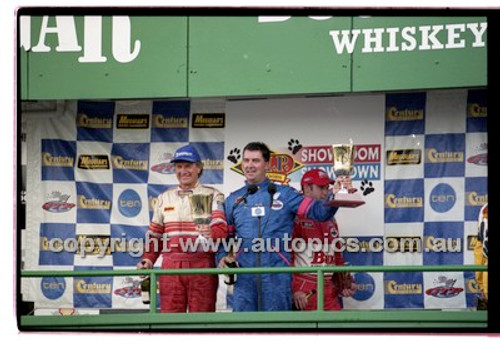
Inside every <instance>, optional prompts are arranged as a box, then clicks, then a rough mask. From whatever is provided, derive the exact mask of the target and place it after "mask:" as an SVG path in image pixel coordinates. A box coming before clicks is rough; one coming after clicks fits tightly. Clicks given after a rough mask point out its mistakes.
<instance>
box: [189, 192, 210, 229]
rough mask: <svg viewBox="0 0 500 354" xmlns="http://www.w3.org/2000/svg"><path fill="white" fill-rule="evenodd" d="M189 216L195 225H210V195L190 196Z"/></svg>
mask: <svg viewBox="0 0 500 354" xmlns="http://www.w3.org/2000/svg"><path fill="white" fill-rule="evenodd" d="M189 200H190V203H191V214H192V215H193V222H194V223H195V224H196V225H200V224H205V225H208V224H210V221H211V220H212V200H213V195H212V194H192V195H190V196H189Z"/></svg>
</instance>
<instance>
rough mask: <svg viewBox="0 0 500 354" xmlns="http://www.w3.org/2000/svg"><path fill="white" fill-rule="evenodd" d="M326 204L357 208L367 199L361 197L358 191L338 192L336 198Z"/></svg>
mask: <svg viewBox="0 0 500 354" xmlns="http://www.w3.org/2000/svg"><path fill="white" fill-rule="evenodd" d="M326 204H327V205H328V206H332V207H342V208H357V207H359V206H360V205H363V204H365V201H364V200H362V199H361V196H360V195H359V194H358V193H337V194H335V199H333V200H330V201H329V202H327V203H326Z"/></svg>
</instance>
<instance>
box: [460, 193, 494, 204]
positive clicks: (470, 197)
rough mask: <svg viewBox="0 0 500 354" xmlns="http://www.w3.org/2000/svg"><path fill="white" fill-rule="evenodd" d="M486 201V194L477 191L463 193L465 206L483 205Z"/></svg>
mask: <svg viewBox="0 0 500 354" xmlns="http://www.w3.org/2000/svg"><path fill="white" fill-rule="evenodd" d="M486 203H488V194H484V193H479V192H477V191H472V192H467V193H466V194H465V204H466V206H483V205H484V204H486Z"/></svg>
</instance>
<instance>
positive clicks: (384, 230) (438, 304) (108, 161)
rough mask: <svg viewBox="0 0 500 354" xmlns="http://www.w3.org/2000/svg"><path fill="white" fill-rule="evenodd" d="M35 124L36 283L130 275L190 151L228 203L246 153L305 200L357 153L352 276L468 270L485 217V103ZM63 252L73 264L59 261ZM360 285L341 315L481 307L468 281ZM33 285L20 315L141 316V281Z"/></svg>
mask: <svg viewBox="0 0 500 354" xmlns="http://www.w3.org/2000/svg"><path fill="white" fill-rule="evenodd" d="M24 118H25V119H26V121H27V136H28V141H27V147H28V154H27V165H28V172H29V173H28V181H27V183H28V193H27V213H28V214H27V215H28V217H27V230H26V242H25V250H24V254H25V255H26V259H25V264H26V269H61V270H62V269H64V270H67V269H130V268H134V267H135V264H136V263H137V261H138V257H139V256H140V253H141V251H140V249H139V246H140V242H141V240H142V238H143V237H144V233H145V231H146V228H147V225H148V222H149V219H150V217H151V205H153V204H154V203H155V198H156V196H157V195H158V194H159V193H161V192H162V191H163V190H164V189H165V188H167V187H168V186H171V185H174V184H176V178H175V175H173V173H172V166H171V164H169V159H170V158H171V156H172V154H173V152H174V151H175V149H176V148H178V147H180V146H182V145H184V144H186V143H187V142H191V143H192V144H193V145H194V146H196V147H197V148H198V149H199V151H200V153H201V155H202V158H203V160H204V162H205V164H206V165H205V166H206V167H205V172H204V174H203V177H202V182H203V183H206V184H210V185H213V186H215V187H217V188H220V189H221V190H222V191H223V192H224V193H225V194H226V195H228V194H229V193H230V192H231V191H233V190H235V189H237V188H239V187H241V185H242V184H243V182H244V177H243V175H242V170H241V159H242V151H243V148H244V146H245V144H246V143H247V142H249V141H263V142H265V143H267V144H268V145H269V147H270V148H271V149H272V150H273V152H274V154H273V156H272V159H271V170H270V171H269V176H270V178H271V179H273V180H274V181H276V182H277V183H287V184H290V185H291V186H293V187H295V188H298V189H300V186H299V182H300V179H301V177H302V175H303V174H304V173H305V172H306V171H307V170H309V169H311V168H321V169H323V170H325V171H326V172H327V173H328V174H329V175H330V176H331V177H332V178H334V177H335V176H334V173H333V170H332V166H331V160H332V159H331V150H330V145H331V144H332V143H347V142H349V140H350V139H352V141H353V143H354V145H355V147H356V157H355V168H354V172H353V173H354V174H353V179H354V186H355V187H356V188H358V190H359V192H360V193H361V195H362V197H363V199H364V200H365V201H366V204H365V205H363V206H361V207H358V208H354V209H342V210H339V212H338V213H337V215H336V218H337V221H338V223H339V229H340V234H341V236H343V237H345V238H346V239H354V240H356V242H357V245H359V247H357V248H356V249H348V251H349V252H347V251H346V252H345V258H346V260H347V261H348V262H349V264H352V265H398V264H403V265H407V264H410V265H433V264H472V263H473V256H472V246H473V244H474V242H475V234H476V228H477V216H478V213H479V209H480V207H481V206H482V205H483V204H484V203H486V202H487V198H488V195H487V194H488V193H487V140H486V135H487V130H486V119H487V102H486V92H485V90H477V89H474V90H473V89H470V90H468V89H461V90H441V91H427V92H426V91H422V92H411V93H394V94H393V93H391V94H389V93H388V94H374V95H368V94H367V95H350V96H345V97H312V98H273V99H259V100H223V99H213V100H208V99H207V100H167V101H154V100H153V101H151V100H140V101H65V102H59V103H58V110H57V112H54V113H50V114H49V113H40V114H38V113H29V114H26V115H25V117H24ZM108 241H109V244H108V247H106V245H107V244H106V242H108ZM61 245H63V246H65V247H64V250H61V251H54V247H55V248H57V247H60V246H61ZM100 246H101V247H100ZM111 246H113V248H111ZM61 248H62V247H61ZM355 278H356V282H357V291H356V293H355V295H354V297H353V298H348V299H344V301H343V302H344V306H345V308H351V309H354V308H357V309H384V308H432V309H436V308H466V307H472V306H473V305H474V301H475V298H476V295H477V291H478V290H477V286H476V283H475V279H474V275H473V273H472V272H465V273H461V272H459V273H450V272H447V273H442V274H441V273H430V272H429V273H385V274H384V273H357V274H355ZM221 280H222V279H221ZM219 283H220V288H219V295H218V310H219V311H224V310H230V309H231V301H232V299H231V294H232V289H231V288H226V287H225V285H224V283H223V282H222V281H220V282H219ZM24 284H25V287H24V289H23V293H24V296H25V299H31V300H34V301H35V302H36V307H37V308H77V309H87V308H91V309H104V308H145V306H144V305H142V303H141V300H140V296H139V294H140V290H139V288H138V285H139V278H136V277H117V278H115V279H112V278H111V277H80V278H77V277H75V278H44V279H38V280H30V281H25V282H24Z"/></svg>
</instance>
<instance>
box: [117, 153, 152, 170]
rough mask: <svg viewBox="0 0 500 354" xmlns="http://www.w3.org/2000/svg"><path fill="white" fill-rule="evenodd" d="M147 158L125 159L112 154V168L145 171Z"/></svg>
mask: <svg viewBox="0 0 500 354" xmlns="http://www.w3.org/2000/svg"><path fill="white" fill-rule="evenodd" d="M148 165H149V162H148V160H135V159H127V158H125V157H123V156H120V155H117V156H113V168H115V169H118V170H139V171H147V170H148Z"/></svg>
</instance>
